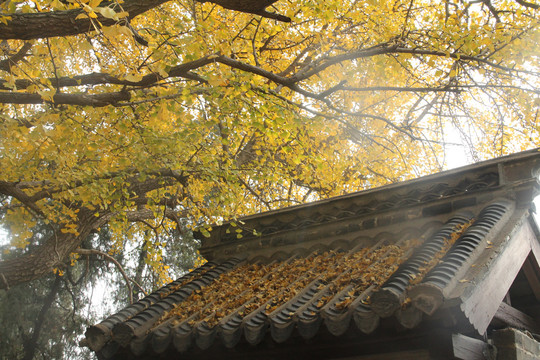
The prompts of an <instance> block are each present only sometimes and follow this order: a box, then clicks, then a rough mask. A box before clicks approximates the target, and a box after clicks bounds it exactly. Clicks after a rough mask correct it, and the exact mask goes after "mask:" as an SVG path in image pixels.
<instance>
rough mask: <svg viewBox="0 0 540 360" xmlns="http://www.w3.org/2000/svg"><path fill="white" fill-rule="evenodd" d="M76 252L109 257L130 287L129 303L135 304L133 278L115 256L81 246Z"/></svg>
mask: <svg viewBox="0 0 540 360" xmlns="http://www.w3.org/2000/svg"><path fill="white" fill-rule="evenodd" d="M75 252H76V253H78V254H81V255H98V256H102V257H104V258H105V259H107V260H108V261H110V262H112V263H113V264H114V265H115V266H116V268H117V269H118V271H119V272H120V274H122V277H123V278H124V280H125V281H126V286H127V287H128V293H129V303H130V304H133V288H132V287H131V284H130V283H129V282H130V281H131V279H130V278H129V277H128V276H127V275H126V272H125V271H124V268H123V267H122V265H120V263H119V262H118V261H117V260H116V259H115V258H113V257H112V256H111V255H109V254H107V253H106V252H103V251H100V250H97V249H81V248H78V249H76V250H75ZM137 285H138V284H137ZM139 287H140V285H139Z"/></svg>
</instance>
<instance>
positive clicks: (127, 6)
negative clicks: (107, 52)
mask: <svg viewBox="0 0 540 360" xmlns="http://www.w3.org/2000/svg"><path fill="white" fill-rule="evenodd" d="M168 1H170V0H126V1H125V2H124V3H122V8H123V10H124V11H127V12H128V13H129V15H128V16H127V18H126V20H131V19H133V18H135V17H136V16H138V15H141V14H143V13H145V12H147V11H148V10H151V9H153V8H155V7H157V6H160V5H161V4H164V3H166V2H168ZM197 1H199V2H206V1H204V0H202V1H201V0H197ZM275 1H277V0H264V1H259V0H211V1H209V2H212V3H215V4H218V5H220V6H222V7H224V8H226V9H230V10H236V11H241V12H245V13H250V14H255V15H261V16H263V17H267V18H271V19H275V20H278V21H284V22H290V21H291V19H290V18H288V17H286V16H283V15H279V14H275V13H271V12H268V11H266V10H265V8H266V7H267V6H269V5H271V4H273V3H274V2H275ZM109 4H110V5H111V6H114V5H113V3H104V4H102V6H103V7H105V6H107V5H109ZM84 13H85V11H84V10H83V9H74V10H65V11H52V12H43V13H26V14H24V13H13V14H11V13H10V14H0V15H4V16H8V17H10V19H9V20H8V21H7V24H5V23H3V22H0V40H2V39H5V40H9V39H18V40H31V39H43V38H50V37H57V36H70V35H77V34H83V33H86V32H89V31H93V30H94V24H92V20H90V18H88V17H86V18H81V19H77V16H78V15H80V14H84ZM96 15H97V18H96V20H98V21H99V22H100V23H101V24H102V25H104V26H110V25H114V24H116V23H118V21H116V20H114V19H109V18H106V17H104V16H102V15H101V14H96Z"/></svg>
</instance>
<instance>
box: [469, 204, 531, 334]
mask: <svg viewBox="0 0 540 360" xmlns="http://www.w3.org/2000/svg"><path fill="white" fill-rule="evenodd" d="M520 215H521V216H520ZM522 215H523V214H522V213H521V212H518V213H517V214H516V216H515V217H514V218H513V220H511V221H510V222H509V224H511V226H515V228H513V229H506V228H505V229H503V231H501V232H500V233H499V235H498V238H499V239H500V238H502V239H508V240H507V241H505V242H504V243H503V244H501V247H500V248H499V249H498V254H496V255H493V256H494V259H493V261H491V262H484V263H483V264H484V265H485V266H486V268H485V269H484V271H485V272H484V274H483V276H482V277H481V280H479V282H478V283H477V284H476V285H473V286H468V287H467V289H466V291H465V292H464V294H463V295H461V301H462V304H461V306H460V307H461V310H462V311H463V314H464V315H465V316H466V317H467V318H468V319H469V322H470V323H471V325H473V327H474V328H475V329H476V330H477V331H478V333H479V334H483V333H484V332H485V331H486V329H487V327H488V325H489V323H490V322H491V320H492V318H493V316H494V315H495V313H496V312H497V309H498V308H499V306H500V304H501V302H502V300H503V299H504V296H505V295H506V293H507V292H508V289H509V288H510V286H511V285H512V282H513V281H514V279H515V278H516V276H517V274H518V272H519V270H520V269H521V266H522V264H523V262H524V261H525V259H526V258H527V256H528V254H529V252H530V251H531V239H532V238H535V235H534V232H533V229H532V228H531V226H530V224H529V222H528V221H520V220H519V218H520V217H521V218H522V219H523V217H522ZM516 217H517V219H516ZM516 223H517V225H514V224H516ZM471 276H472V274H471ZM476 278H477V277H476Z"/></svg>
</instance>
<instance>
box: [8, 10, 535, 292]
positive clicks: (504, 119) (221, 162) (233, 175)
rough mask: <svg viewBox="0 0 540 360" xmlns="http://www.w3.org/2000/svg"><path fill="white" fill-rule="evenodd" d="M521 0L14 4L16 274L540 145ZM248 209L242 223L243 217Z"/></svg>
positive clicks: (527, 13) (11, 205) (150, 256)
mask: <svg viewBox="0 0 540 360" xmlns="http://www.w3.org/2000/svg"><path fill="white" fill-rule="evenodd" d="M539 7H540V5H539V4H537V3H534V2H529V1H524V0H515V1H513V0H504V1H503V0H501V1H490V0H482V1H465V0H445V1H427V0H383V1H371V0H362V1H360V0H347V1H342V0H341V1H337V0H329V1H308V0H298V1H297V0H287V1H285V0H282V1H279V2H275V1H271V0H270V1H266V2H265V1H262V2H261V1H255V0H242V1H240V0H236V1H235V0H215V1H214V0H212V1H207V2H204V1H195V0H176V1H167V0H146V1H139V0H124V1H101V0H90V1H88V0H68V1H59V0H53V1H50V0H32V1H26V0H21V1H16V0H0V41H1V42H0V49H1V50H0V109H1V110H0V136H1V138H0V166H1V168H2V172H1V175H0V211H1V213H0V214H1V222H2V225H3V226H4V227H5V228H6V229H8V231H9V234H10V239H11V244H12V246H13V247H19V248H23V249H25V248H27V247H31V245H32V244H31V240H30V239H32V229H33V227H34V225H35V224H37V223H39V224H46V225H47V226H49V227H50V229H51V231H52V235H51V236H50V237H49V238H48V240H47V241H45V242H44V243H43V244H42V245H41V246H39V247H37V248H36V247H31V248H32V250H28V251H26V252H24V253H23V255H21V256H20V257H18V258H17V259H9V260H4V261H3V262H0V289H1V288H9V286H14V285H16V284H18V283H21V282H25V281H30V280H33V279H36V278H39V277H41V276H43V275H45V274H48V273H50V272H51V271H53V270H54V269H57V270H56V271H58V269H61V268H62V267H64V266H69V264H70V255H71V254H73V253H77V252H83V253H88V251H89V249H80V245H81V243H82V240H83V239H85V238H86V237H88V236H89V235H90V234H91V233H93V232H96V231H99V229H100V228H102V227H104V226H107V227H108V229H109V230H110V232H111V236H112V239H113V243H114V244H113V246H112V248H111V249H110V253H111V254H114V253H115V252H118V251H122V249H123V248H124V246H125V241H126V238H134V239H135V238H140V237H141V236H143V234H145V235H144V236H148V234H151V239H150V240H148V246H147V254H146V255H147V261H148V263H151V264H152V266H154V267H155V269H156V271H158V272H159V273H160V274H162V276H163V281H165V280H166V271H165V269H166V264H163V262H162V261H161V260H162V251H163V246H164V244H163V239H164V238H166V236H164V235H165V234H167V233H168V232H170V231H172V230H171V229H174V228H175V227H179V226H181V225H182V224H186V223H187V224H189V226H191V227H193V228H201V229H202V230H201V231H202V232H203V233H205V232H207V231H209V230H210V228H209V227H208V225H206V224H211V223H219V222H221V221H226V220H230V219H235V218H237V217H238V216H241V215H245V214H249V213H254V212H258V211H263V210H270V209H275V208H279V207H283V206H289V205H294V204H298V203H302V202H305V201H311V200H316V199H321V198H325V197H329V196H335V195H339V194H342V193H347V192H352V191H357V190H361V189H365V188H368V187H373V186H378V185H381V184H385V183H389V182H396V181H400V180H403V179H406V178H410V177H414V176H418V175H421V174H425V173H428V172H432V171H436V170H441V169H443V168H444V166H445V157H444V153H445V148H446V145H448V142H449V141H454V142H463V143H466V144H467V145H469V149H470V151H471V154H472V155H473V158H475V157H477V158H480V157H483V156H494V155H501V154H504V153H507V152H511V151H514V150H520V149H525V148H529V147H533V146H538V145H539V144H540V137H539V132H538V126H539V125H538V121H539V118H538V112H539V105H540V104H539V91H540V90H539V80H540V66H539V65H538V64H539V59H538V56H539V50H540V46H539V40H540V32H539V25H540V20H539V19H540V10H539ZM238 225H239V230H240V231H239V232H238V236H239V237H241V236H242V231H255V232H256V231H257V229H243V228H242V225H241V223H238ZM90 250H91V249H90Z"/></svg>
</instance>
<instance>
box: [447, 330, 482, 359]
mask: <svg viewBox="0 0 540 360" xmlns="http://www.w3.org/2000/svg"><path fill="white" fill-rule="evenodd" d="M452 345H453V347H454V356H455V357H456V358H457V359H463V360H485V359H487V357H486V355H488V354H489V351H490V349H489V345H488V344H487V343H485V342H483V341H482V340H478V339H475V338H472V337H468V336H465V335H462V334H452Z"/></svg>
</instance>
